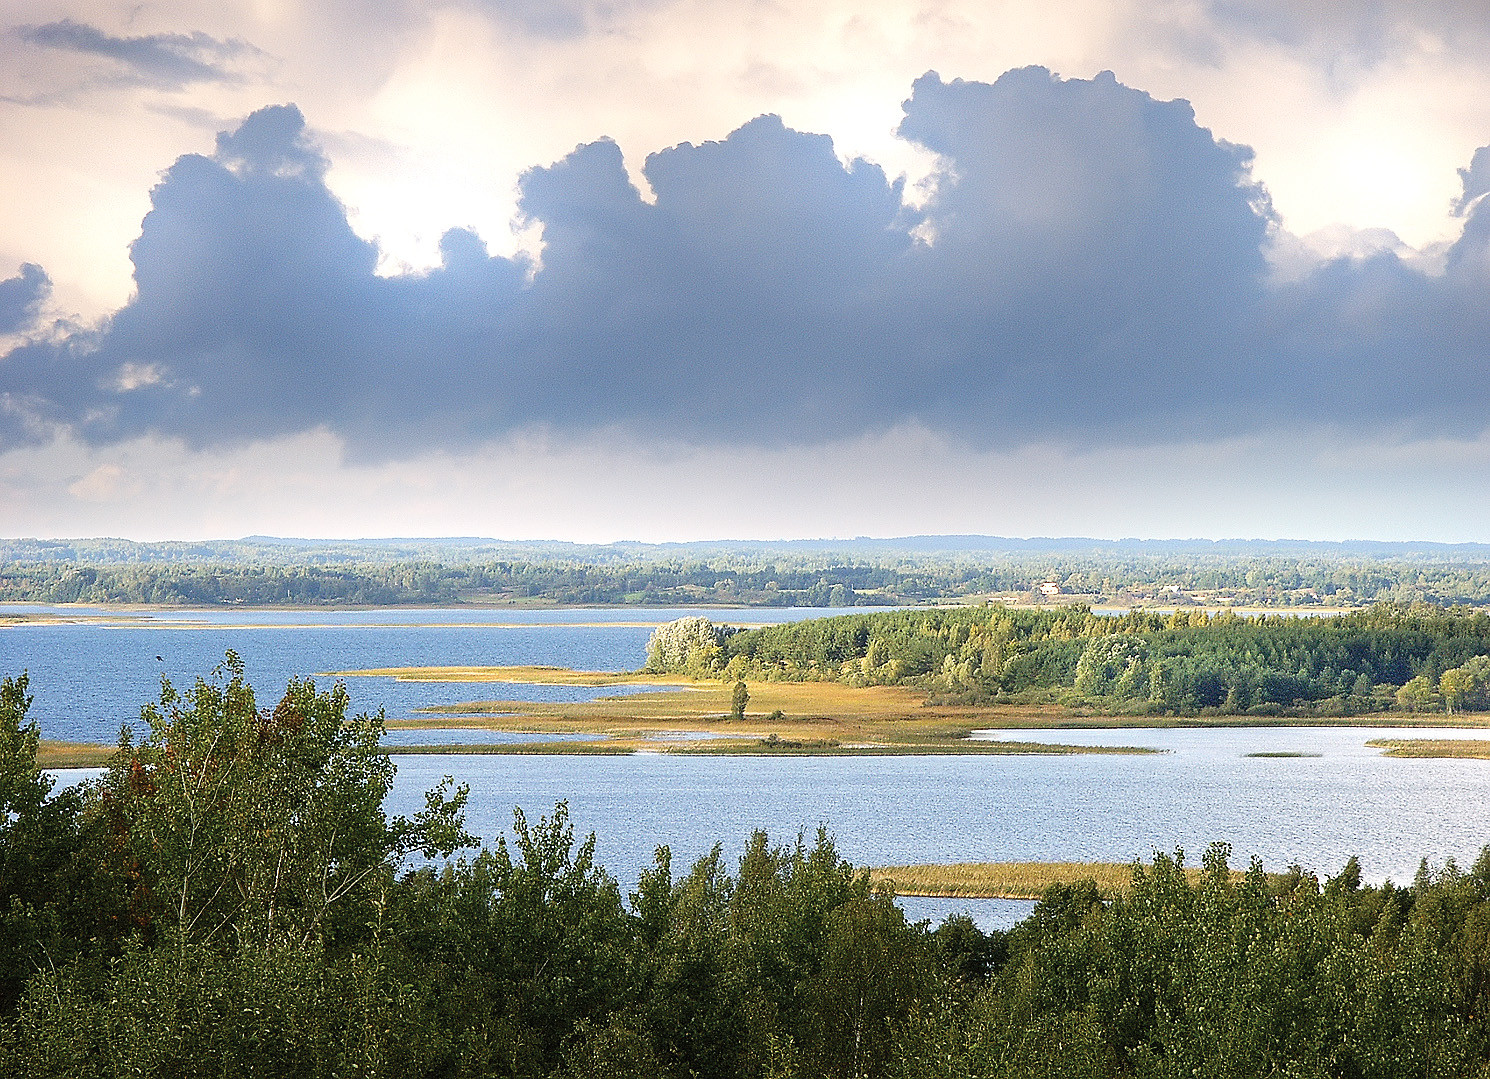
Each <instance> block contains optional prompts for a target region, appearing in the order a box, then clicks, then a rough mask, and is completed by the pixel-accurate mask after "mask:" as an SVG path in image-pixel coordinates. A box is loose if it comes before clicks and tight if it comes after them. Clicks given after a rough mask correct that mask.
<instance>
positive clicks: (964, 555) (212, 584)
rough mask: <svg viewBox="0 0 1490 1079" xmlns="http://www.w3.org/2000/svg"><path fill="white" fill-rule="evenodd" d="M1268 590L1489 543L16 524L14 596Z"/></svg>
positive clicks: (1137, 599)
mask: <svg viewBox="0 0 1490 1079" xmlns="http://www.w3.org/2000/svg"><path fill="white" fill-rule="evenodd" d="M1047 581H1048V582H1053V583H1055V584H1057V585H1058V586H1059V587H1060V588H1061V589H1062V591H1063V592H1064V593H1065V594H1067V595H1075V596H1079V597H1081V598H1082V599H1084V600H1086V601H1089V602H1101V603H1112V604H1118V605H1133V604H1159V605H1163V606H1173V605H1176V604H1178V605H1181V606H1183V605H1185V604H1193V603H1195V602H1196V601H1197V599H1201V600H1203V601H1204V602H1211V603H1215V602H1224V603H1229V604H1240V605H1249V606H1262V607H1284V608H1297V607H1304V608H1307V607H1311V606H1363V605H1366V604H1370V603H1377V602H1392V603H1404V604H1411V603H1432V604H1437V605H1449V604H1456V603H1465V604H1474V605H1481V606H1483V605H1485V604H1487V603H1490V547H1486V546H1484V545H1475V544H1464V545H1457V546H1451V545H1444V544H1380V543H1341V544H1329V543H1297V542H1292V543H1291V542H1287V541H1283V542H1272V543H1269V542H1262V541H1248V542H1226V543H1207V542H1203V541H1189V542H1165V541H1118V542H1110V543H1109V542H1102V541H1097V540H1043V541H1041V540H1035V541H1021V540H1000V539H996V538H989V537H977V536H963V537H955V536H950V537H921V538H914V537H912V538H904V539H900V540H882V541H874V540H853V541H845V542H819V543H814V542H795V543H792V542H788V543H746V542H721V543H693V544H666V545H646V544H635V543H621V544H610V545H588V546H587V545H578V544H562V543H539V542H533V543H511V542H500V541H495V540H447V541H439V540H388V541H380V542H373V541H364V542H339V543H338V542H312V541H289V540H274V539H267V538H257V539H248V540H239V541H215V542H198V543H182V542H166V543H152V544H140V543H131V542H129V541H126V540H0V600H7V601H11V602H32V603H150V604H167V605H169V604H194V605H209V606H215V605H253V606H273V605H280V604H296V605H307V604H308V605H318V604H379V605H388V604H424V605H430V604H437V605H449V604H458V603H564V604H612V605H637V606H652V607H660V606H690V605H698V604H719V605H730V606H759V607H792V606H797V607H802V606H809V607H824V606H830V607H848V606H863V605H871V606H874V605H878V606H894V605H903V604H915V603H930V602H936V601H946V600H966V599H968V598H970V597H978V598H981V597H986V596H990V595H994V596H1000V597H1003V598H1022V599H1026V600H1029V601H1032V602H1034V601H1039V600H1040V598H1041V597H1040V595H1039V593H1038V591H1037V589H1038V588H1039V586H1040V585H1041V584H1042V583H1043V582H1047Z"/></svg>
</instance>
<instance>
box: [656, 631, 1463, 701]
mask: <svg viewBox="0 0 1490 1079" xmlns="http://www.w3.org/2000/svg"><path fill="white" fill-rule="evenodd" d="M648 668H649V669H650V670H655V671H659V672H677V673H686V674H692V675H695V676H701V677H715V678H722V679H726V680H730V681H733V680H735V679H781V680H788V681H809V680H821V681H835V682H844V683H847V684H849V685H860V686H862V685H902V686H911V687H916V688H919V689H924V690H925V691H926V692H927V693H928V694H929V696H930V697H931V699H932V700H933V701H938V702H944V703H980V704H981V703H991V702H1003V701H1008V702H1049V701H1055V702H1059V703H1062V704H1067V705H1077V706H1085V707H1092V708H1097V709H1102V710H1107V711H1113V712H1118V713H1122V714H1126V715H1133V714H1180V715H1186V714H1207V713H1214V714H1226V715H1238V714H1245V715H1254V716H1280V715H1332V716H1339V715H1354V714H1358V713H1365V712H1378V711H1385V710H1388V709H1393V708H1398V709H1402V710H1407V711H1414V712H1423V711H1439V710H1447V711H1450V712H1453V711H1457V710H1460V709H1464V710H1484V709H1487V708H1490V614H1486V613H1485V612H1483V611H1481V612H1474V611H1470V610H1468V609H1465V608H1456V609H1449V610H1445V609H1443V608H1439V607H1432V606H1428V605H1426V604H1422V605H1418V606H1414V607H1402V606H1396V605H1392V604H1378V605H1377V606H1374V607H1371V608H1368V609H1366V610H1364V611H1355V612H1351V613H1348V614H1343V615H1339V616H1337V617H1317V618H1299V617H1292V616H1285V615H1263V616H1259V617H1253V618H1243V617H1238V616H1237V615H1236V614H1234V613H1232V612H1230V611H1224V612H1222V613H1220V614H1216V615H1211V614H1207V613H1206V612H1205V611H1202V610H1190V611H1185V610H1176V611H1174V612H1173V613H1170V614H1160V613H1157V612H1141V611H1134V612H1130V613H1128V614H1124V615H1099V614H1094V613H1092V612H1091V611H1090V610H1088V609H1086V608H1082V607H1068V608H1065V609H1061V610H1047V611H1036V610H1009V609H1006V608H1003V607H998V606H990V607H962V608H941V609H936V610H902V611H889V612H884V613H879V614H863V615H844V616H840V617H836V618H821V619H809V620H806V621H802V622H793V623H789V624H786V625H781V626H768V627H763V628H760V629H754V630H749V631H745V632H735V631H734V630H733V629H732V628H731V627H727V626H716V625H714V624H713V623H712V622H710V621H708V620H707V619H704V618H696V617H695V618H686V619H680V620H679V621H677V622H671V623H668V624H667V625H665V626H660V627H658V629H657V630H656V632H655V633H654V634H653V636H652V640H651V642H650V644H649V647H648Z"/></svg>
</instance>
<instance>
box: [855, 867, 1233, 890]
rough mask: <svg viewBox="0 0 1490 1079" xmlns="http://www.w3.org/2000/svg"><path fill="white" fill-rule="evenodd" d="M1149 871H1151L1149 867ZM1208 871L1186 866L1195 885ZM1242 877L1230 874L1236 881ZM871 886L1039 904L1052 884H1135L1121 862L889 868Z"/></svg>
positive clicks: (873, 876)
mask: <svg viewBox="0 0 1490 1079" xmlns="http://www.w3.org/2000/svg"><path fill="white" fill-rule="evenodd" d="M1146 868H1147V867H1146ZM1203 872H1204V870H1202V869H1200V868H1199V867H1187V868H1186V869H1185V875H1186V876H1187V877H1189V879H1190V881H1191V883H1192V884H1193V883H1195V882H1196V881H1198V880H1199V879H1200V876H1201V874H1202V873H1203ZM1243 875H1244V874H1242V873H1241V872H1240V871H1238V870H1232V872H1231V877H1232V880H1234V881H1236V880H1241V878H1242V877H1243ZM869 879H870V881H871V883H875V884H878V883H880V882H885V883H887V884H889V885H890V886H891V887H893V888H894V889H895V891H896V893H897V894H899V895H924V896H937V897H941V898H947V899H1039V898H1040V897H1041V896H1042V895H1043V894H1044V893H1045V889H1046V888H1048V887H1050V886H1051V885H1052V884H1075V883H1076V882H1077V881H1083V880H1090V881H1095V882H1096V885H1097V887H1098V889H1099V890H1101V891H1102V892H1104V893H1106V894H1108V895H1111V894H1114V893H1116V892H1123V891H1127V890H1128V889H1129V888H1131V887H1132V885H1133V865H1132V864H1131V863H1122V862H960V863H957V864H954V865H888V866H880V867H878V868H875V869H871V870H870V871H869Z"/></svg>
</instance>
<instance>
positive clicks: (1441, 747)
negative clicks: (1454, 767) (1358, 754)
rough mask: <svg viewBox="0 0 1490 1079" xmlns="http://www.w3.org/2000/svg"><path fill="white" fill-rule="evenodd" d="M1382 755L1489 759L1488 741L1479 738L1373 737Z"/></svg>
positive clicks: (1372, 743) (1370, 744) (1369, 743)
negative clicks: (1382, 751)
mask: <svg viewBox="0 0 1490 1079" xmlns="http://www.w3.org/2000/svg"><path fill="white" fill-rule="evenodd" d="M1366 744H1367V745H1368V746H1375V747H1377V748H1378V749H1382V750H1385V752H1384V753H1382V756H1383V757H1443V758H1457V759H1462V760H1481V761H1483V760H1490V741H1487V740H1485V739H1480V738H1373V739H1371V741H1369V742H1367V743H1366Z"/></svg>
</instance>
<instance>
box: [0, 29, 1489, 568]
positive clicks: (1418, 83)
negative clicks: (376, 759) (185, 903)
mask: <svg viewBox="0 0 1490 1079" xmlns="http://www.w3.org/2000/svg"><path fill="white" fill-rule="evenodd" d="M4 20H5V22H4V24H3V25H0V192H3V193H4V195H5V197H4V199H3V200H0V535H7V536H28V535H29V536H89V535H117V536H124V537H128V538H133V539H141V540H153V539H166V538H177V539H191V538H207V537H227V536H245V535H251V534H259V535H300V536H306V535H308V536H387V535H400V536H409V535H430V536H440V535H464V536H472V535H484V536H500V537H503V538H509V539H525V538H541V537H542V538H558V539H565V540H576V541H585V542H589V541H610V540H617V539H634V540H644V541H666V540H693V539H713V538H719V537H725V536H754V537H762V538H778V537H781V538H785V537H804V538H806V537H831V536H858V535H877V536H905V535H928V534H969V535H971V534H982V535H1003V536H1013V535H1046V536H1063V535H1064V536H1069V535H1083V536H1094V537H1098V538H1119V537H1123V536H1142V537H1153V538H1171V537H1194V536H1202V537H1226V536H1244V537H1262V538H1281V537H1288V538H1302V539H1344V538H1371V539H1423V540H1440V541H1450V542H1452V541H1487V540H1490V408H1487V406H1490V378H1487V377H1486V375H1487V373H1490V372H1487V367H1490V303H1487V301H1490V209H1487V208H1486V207H1485V200H1484V196H1485V194H1486V193H1487V191H1490V146H1487V144H1490V49H1487V48H1486V46H1487V44H1490V3H1486V2H1483V0H1476V2H1473V3H1449V2H1447V0H1442V2H1428V3H1413V4H1409V3H1405V2H1396V3H1393V2H1387V3H1369V4H1367V3H1346V4H1323V3H1318V4H1314V3H1304V4H1299V3H1283V2H1281V0H1224V2H1223V0H1207V2H1200V3H1195V2H1190V0H1160V2H1157V3H1139V2H1137V0H1131V2H1130V0H1115V2H1107V3H1099V2H1096V0H1063V2H1059V3H1035V2H1033V0H1009V2H1005V3H999V4H992V5H989V4H985V3H973V2H970V0H969V2H961V0H926V2H924V3H916V2H911V0H899V2H895V0H884V2H874V3H869V4H862V3H857V4H837V3H825V4H819V3H813V4H805V3H787V4H778V5H758V4H756V3H754V2H752V0H694V2H689V0H622V2H620V3H612V2H606V3H599V2H588V0H563V2H556V3H542V4H538V3H520V2H517V3H515V2H501V3H499V2H496V0H491V2H486V0H448V2H436V3H417V2H408V3H386V4H376V5H360V4H359V5H354V4H347V3H329V4H309V3H294V2H288V3H282V4H275V5H261V4H250V3H247V2H237V0H230V2H228V3H223V4H205V3H202V2H201V0H167V2H162V3H155V4H146V5H126V4H121V3H110V2H104V0H78V2H74V3H64V2H50V0H48V2H41V0H20V2H18V3H15V4H12V5H8V6H7V10H6V14H5V16H4Z"/></svg>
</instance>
